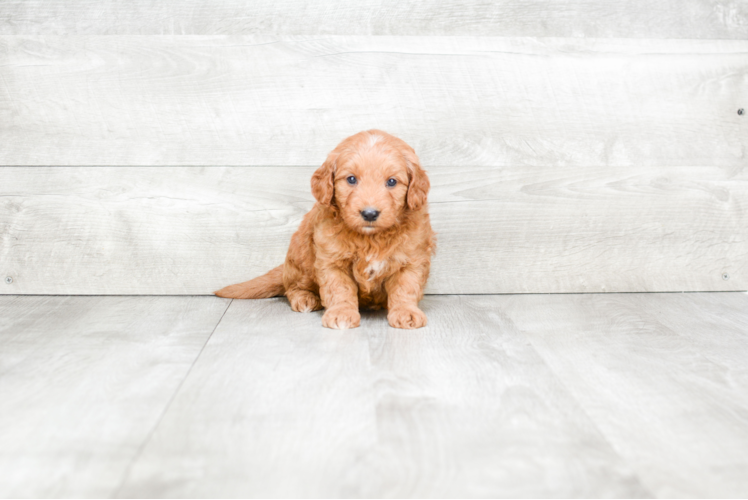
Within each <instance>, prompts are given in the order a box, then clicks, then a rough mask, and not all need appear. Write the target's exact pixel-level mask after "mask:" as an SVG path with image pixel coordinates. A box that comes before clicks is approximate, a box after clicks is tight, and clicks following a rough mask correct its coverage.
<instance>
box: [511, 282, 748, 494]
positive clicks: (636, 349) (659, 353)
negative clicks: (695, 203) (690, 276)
mask: <svg viewBox="0 0 748 500" xmlns="http://www.w3.org/2000/svg"><path fill="white" fill-rule="evenodd" d="M502 311H503V312H504V313H505V314H506V316H507V317H508V318H510V319H511V321H513V322H514V324H516V325H517V326H518V327H519V328H521V330H522V331H523V332H524V333H525V334H526V335H527V337H528V338H529V339H530V341H531V342H532V345H533V346H535V347H536V348H537V349H538V351H539V353H540V355H541V356H542V358H543V359H544V360H545V361H546V362H547V363H548V365H549V366H550V367H551V368H552V369H553V371H554V373H555V374H556V375H558V377H559V380H560V381H561V383H563V385H564V386H565V387H567V388H569V390H570V391H571V393H572V394H574V396H575V397H576V398H577V400H578V401H579V402H580V403H581V404H582V406H583V408H584V409H585V411H586V412H587V414H588V415H589V416H590V417H591V418H592V420H593V421H594V422H595V423H596V424H597V425H598V426H599V428H600V429H601V430H602V432H603V434H604V435H605V437H606V439H607V440H608V442H610V443H611V444H612V445H613V447H614V448H615V449H616V450H617V451H618V452H619V453H620V454H621V455H622V456H623V457H625V459H626V462H627V463H629V464H632V465H633V466H634V467H635V469H636V471H637V473H638V476H639V477H640V478H641V479H642V482H643V484H644V485H645V486H646V487H647V488H648V489H649V490H650V491H652V492H653V493H654V494H655V495H656V496H657V497H661V498H672V497H721V498H742V497H745V496H746V494H747V493H748V476H746V474H745V471H746V470H747V469H748V453H746V450H748V398H746V395H747V394H748V371H747V370H746V364H745V359H746V357H747V356H748V313H747V311H748V295H746V294H744V293H743V294H665V295H651V294H631V295H564V296H514V297H506V298H503V299H502Z"/></svg>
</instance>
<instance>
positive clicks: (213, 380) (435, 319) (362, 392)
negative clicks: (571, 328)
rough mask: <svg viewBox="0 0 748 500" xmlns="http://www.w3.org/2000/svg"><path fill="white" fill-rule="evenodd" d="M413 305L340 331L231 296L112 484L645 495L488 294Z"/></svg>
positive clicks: (210, 490)
mask: <svg viewBox="0 0 748 500" xmlns="http://www.w3.org/2000/svg"><path fill="white" fill-rule="evenodd" d="M422 306H423V307H424V310H425V311H426V312H427V314H429V317H430V320H431V326H429V327H427V328H424V329H422V330H419V331H416V332H403V331H397V330H393V329H390V328H389V327H388V326H387V323H386V318H385V316H384V315H383V314H381V313H369V314H365V315H364V317H363V320H362V327H361V328H359V329H356V330H351V331H343V332H340V331H330V330H325V329H323V328H321V326H320V313H311V314H299V313H293V312H291V311H290V309H289V308H288V304H287V303H286V301H285V299H269V300H263V301H234V302H233V303H232V304H231V307H230V308H229V310H228V312H227V313H226V315H225V316H224V318H223V320H222V321H221V324H220V325H219V327H218V328H217V329H216V332H215V333H214V334H213V336H212V337H211V340H210V342H209V343H208V345H207V346H206V348H205V350H204V351H203V353H202V355H201V357H200V360H199V361H198V362H197V363H196V365H195V367H194V368H193V370H192V371H191V372H190V376H189V377H188V378H187V380H186V381H185V383H184V384H183V386H182V388H181V389H180V392H179V394H178V395H177V396H176V398H175V399H174V402H173V404H172V405H171V406H170V408H169V411H168V412H167V413H166V415H165V416H164V418H163V420H162V421H161V423H160V425H159V427H158V429H157V430H156V432H155V433H154V434H153V438H152V439H151V440H150V442H149V443H148V445H147V446H146V448H145V449H144V451H143V453H142V455H141V456H140V457H139V458H138V460H137V461H136V462H135V463H134V464H133V467H132V469H131V472H130V475H129V476H128V478H127V479H126V480H125V482H124V483H123V487H122V488H121V489H120V490H119V492H118V496H121V497H154V496H155V497H364V498H370V497H416V498H417V497H432V496H440V497H441V496H446V497H483V496H488V497H497V496H509V497H516V496H529V497H537V496H594V497H598V496H606V497H607V496H619V497H620V496H623V497H639V496H646V495H647V494H648V493H647V491H646V490H645V489H644V488H642V486H641V485H640V483H639V481H638V479H637V478H636V476H634V475H633V474H632V473H631V471H630V469H629V468H628V467H627V466H626V465H625V464H624V463H622V462H621V460H620V459H619V457H618V456H617V455H616V454H615V453H614V452H613V451H612V449H611V447H610V446H609V445H608V443H607V442H606V441H605V440H604V439H603V438H602V436H601V435H600V434H599V433H598V431H597V430H596V429H595V427H594V425H593V424H592V423H591V421H590V420H589V419H588V418H587V417H586V415H585V414H584V413H583V412H582V411H581V410H580V408H579V407H578V405H577V404H576V403H575V402H574V401H573V400H572V399H571V398H569V397H568V392H567V391H566V389H564V387H563V386H561V385H560V384H558V382H557V381H556V380H555V377H554V376H553V374H552V373H551V372H550V370H549V369H548V368H547V366H545V365H544V364H543V362H542V361H541V360H540V358H539V357H538V356H537V354H536V353H535V352H534V351H533V350H532V348H531V347H530V346H529V345H528V343H527V342H526V340H525V339H524V338H523V337H522V335H521V334H519V333H518V331H517V330H516V329H514V328H511V325H508V324H507V323H506V321H505V320H504V319H502V318H501V316H500V314H499V313H497V312H494V311H495V309H494V307H493V306H494V303H492V302H490V301H488V302H486V301H485V300H482V299H475V298H469V299H465V300H463V299H462V298H457V297H427V298H426V299H424V301H423V302H422Z"/></svg>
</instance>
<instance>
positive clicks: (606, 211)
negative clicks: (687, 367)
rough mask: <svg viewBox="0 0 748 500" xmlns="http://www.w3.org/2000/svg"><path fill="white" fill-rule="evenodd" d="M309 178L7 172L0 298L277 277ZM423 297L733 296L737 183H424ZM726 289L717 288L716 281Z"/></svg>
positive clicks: (302, 170)
mask: <svg viewBox="0 0 748 500" xmlns="http://www.w3.org/2000/svg"><path fill="white" fill-rule="evenodd" d="M313 171H314V167H299V168H290V167H283V168H279V167H251V168H250V167H203V168H195V167H110V168H97V167H56V168H52V167H49V168H30V167H4V168H2V169H0V242H2V245H0V279H3V278H5V277H6V276H10V277H12V278H13V283H12V284H10V285H7V284H5V283H0V293H4V294H19V293H20V294H29V293H36V294H39V293H48V294H208V293H211V292H212V291H214V290H217V289H219V288H221V287H222V286H225V285H227V284H230V283H234V282H238V281H243V280H247V279H250V278H252V277H254V276H258V275H260V274H262V273H264V272H266V271H267V270H269V269H272V268H273V267H275V266H277V265H279V264H280V263H282V262H283V260H284V258H285V254H286V251H287V249H288V244H289V241H290V238H291V235H292V234H293V232H294V231H295V230H296V229H297V227H298V224H299V222H300V221H301V217H303V215H304V214H305V213H306V212H307V211H308V210H309V209H310V208H311V206H312V204H313V198H312V196H311V194H310V189H309V179H310V177H311V174H312V172H313ZM429 175H430V177H431V182H432V186H433V187H432V192H431V195H430V203H431V206H430V212H431V216H432V224H433V226H434V228H435V230H436V231H437V232H438V233H439V234H438V248H437V254H436V257H435V258H434V261H433V266H432V274H431V278H430V280H429V283H428V288H427V292H428V293H437V294H439V293H527V292H543V293H545V292H600V291H606V292H614V291H683V290H691V291H694V290H745V289H746V288H748V281H747V280H748V276H747V274H748V221H746V214H747V213H748V182H747V181H748V179H747V178H746V172H745V171H744V170H742V169H740V170H732V169H720V168H716V167H711V168H707V167H660V168H645V167H640V168H636V169H634V168H608V167H595V168H584V169H581V168H572V167H564V168H558V167H552V168H529V167H515V168H487V167H470V168H467V167H466V168H457V169H455V168H447V167H432V168H429ZM723 274H728V275H729V279H728V280H725V279H723Z"/></svg>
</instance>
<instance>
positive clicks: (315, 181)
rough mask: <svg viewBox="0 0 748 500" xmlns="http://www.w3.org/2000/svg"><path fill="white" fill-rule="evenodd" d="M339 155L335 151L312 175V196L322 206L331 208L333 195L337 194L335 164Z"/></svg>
mask: <svg viewBox="0 0 748 500" xmlns="http://www.w3.org/2000/svg"><path fill="white" fill-rule="evenodd" d="M337 159H338V153H337V152H335V151H333V152H332V153H330V154H329V155H327V159H326V160H325V163H323V164H322V166H321V167H319V168H318V169H317V170H316V171H315V172H314V175H312V194H313V195H314V197H315V198H317V201H318V202H320V203H321V204H323V205H325V206H327V207H331V206H332V199H333V195H334V194H335V162H336V161H337Z"/></svg>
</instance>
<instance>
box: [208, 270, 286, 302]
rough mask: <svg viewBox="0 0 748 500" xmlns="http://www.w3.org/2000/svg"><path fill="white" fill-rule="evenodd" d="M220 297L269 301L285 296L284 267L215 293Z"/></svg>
mask: <svg viewBox="0 0 748 500" xmlns="http://www.w3.org/2000/svg"><path fill="white" fill-rule="evenodd" d="M214 293H215V294H216V295H218V296H219V297H226V298H228V299H267V298H270V297H281V296H283V295H285V293H286V289H285V287H284V286H283V266H282V265H281V266H278V267H276V268H275V269H273V270H272V271H270V272H268V273H267V274H263V275H262V276H260V277H258V278H255V279H253V280H249V281H245V282H244V283H238V284H236V285H229V286H227V287H226V288H221V289H220V290H218V291H217V292H214Z"/></svg>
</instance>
